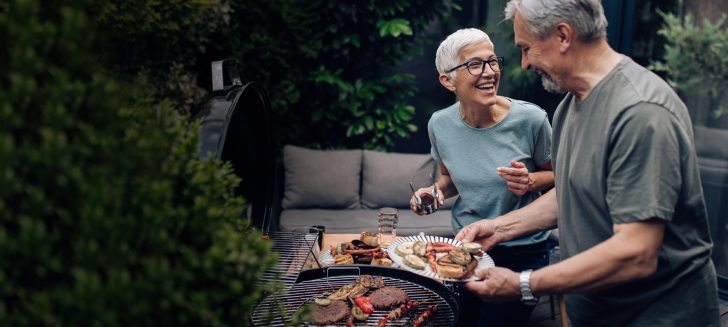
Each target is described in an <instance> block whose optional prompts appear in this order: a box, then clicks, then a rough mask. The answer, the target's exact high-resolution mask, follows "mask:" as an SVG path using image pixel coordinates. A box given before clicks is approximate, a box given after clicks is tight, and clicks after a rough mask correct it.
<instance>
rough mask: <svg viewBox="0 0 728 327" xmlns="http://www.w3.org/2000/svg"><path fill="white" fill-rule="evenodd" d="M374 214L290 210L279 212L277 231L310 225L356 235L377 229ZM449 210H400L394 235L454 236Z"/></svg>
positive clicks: (362, 210)
mask: <svg viewBox="0 0 728 327" xmlns="http://www.w3.org/2000/svg"><path fill="white" fill-rule="evenodd" d="M377 212H378V210H374V209H359V210H325V209H289V210H284V211H283V212H281V217H280V229H281V230H283V231H291V230H294V229H305V228H308V227H309V226H312V225H322V226H326V233H346V234H358V233H361V232H362V231H372V232H375V231H376V230H377ZM450 220H451V214H450V210H441V211H437V212H435V213H433V214H431V215H427V216H417V215H415V214H414V213H412V211H409V210H400V211H399V227H398V228H397V235H402V236H409V235H418V234H419V233H420V232H423V233H425V234H426V235H437V236H445V237H453V233H452V227H451V226H450Z"/></svg>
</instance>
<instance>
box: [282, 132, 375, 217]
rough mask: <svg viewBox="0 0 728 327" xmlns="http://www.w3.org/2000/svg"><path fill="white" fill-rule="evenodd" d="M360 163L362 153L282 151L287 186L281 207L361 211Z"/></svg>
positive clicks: (359, 151)
mask: <svg viewBox="0 0 728 327" xmlns="http://www.w3.org/2000/svg"><path fill="white" fill-rule="evenodd" d="M361 160H362V151H361V150H339V151H322V150H311V149H306V148H301V147H297V146H291V145H287V146H285V147H283V166H284V171H285V185H284V190H283V200H282V203H281V207H282V208H283V209H293V208H331V209H354V208H360V207H361V205H360V203H359V202H360V200H359V181H360V173H361ZM309 225H313V224H309Z"/></svg>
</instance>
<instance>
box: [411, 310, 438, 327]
mask: <svg viewBox="0 0 728 327" xmlns="http://www.w3.org/2000/svg"><path fill="white" fill-rule="evenodd" d="M435 313H437V305H429V306H427V309H425V311H423V312H422V313H421V314H420V316H419V317H417V319H415V322H414V323H413V324H412V327H420V326H422V325H423V324H424V323H426V322H427V321H428V320H430V319H432V316H434V315H435Z"/></svg>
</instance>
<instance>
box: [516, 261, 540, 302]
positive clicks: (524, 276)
mask: <svg viewBox="0 0 728 327" xmlns="http://www.w3.org/2000/svg"><path fill="white" fill-rule="evenodd" d="M531 273H533V269H527V270H524V271H522V272H521V275H520V276H519V279H518V286H519V287H520V288H521V302H523V303H526V304H536V303H537V302H538V298H536V297H535V296H533V292H532V291H531Z"/></svg>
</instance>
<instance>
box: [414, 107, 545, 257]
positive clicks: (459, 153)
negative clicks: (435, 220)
mask: <svg viewBox="0 0 728 327" xmlns="http://www.w3.org/2000/svg"><path fill="white" fill-rule="evenodd" d="M509 100H510V101H511V107H510V108H509V110H508V113H507V114H506V116H505V117H504V118H503V119H502V120H501V121H500V122H498V123H497V124H495V125H493V126H491V127H488V128H474V127H472V126H470V125H468V124H466V123H465V122H464V121H463V120H462V118H461V117H460V110H459V109H460V103H459V102H457V103H455V104H453V105H452V106H450V107H447V108H445V109H442V110H439V111H437V112H435V113H434V114H433V115H432V117H431V118H430V121H429V123H428V125H427V129H428V133H429V136H430V144H431V146H432V148H431V151H430V152H431V153H432V157H433V158H434V159H435V160H436V161H437V162H439V163H442V164H444V165H445V167H447V170H448V171H449V173H450V177H451V178H452V180H453V182H454V183H455V187H456V188H457V189H458V192H459V194H460V197H459V198H458V199H457V200H456V201H455V204H454V205H453V207H452V226H453V230H454V232H455V233H456V234H457V232H458V231H460V229H462V228H463V227H464V226H467V225H468V224H471V223H473V222H476V221H478V220H481V219H492V218H495V217H497V216H500V215H502V214H504V213H507V212H509V211H512V210H515V209H518V208H521V207H523V206H525V205H527V204H529V203H531V202H533V200H535V199H536V198H537V197H538V196H539V194H538V193H534V192H528V193H526V194H524V195H522V196H518V195H515V194H513V193H511V191H510V190H508V186H507V185H506V182H505V181H504V180H503V178H501V177H500V176H498V174H497V172H496V168H498V167H510V162H511V160H515V161H520V162H523V163H525V164H526V167H528V171H530V172H533V171H535V169H536V165H541V164H544V163H546V162H548V161H550V160H551V125H550V124H549V121H548V115H547V114H546V112H545V111H544V110H543V109H541V108H540V107H538V106H536V105H534V104H532V103H529V102H525V101H519V100H513V99H509ZM548 235H549V232H548V231H546V232H539V233H536V234H531V235H527V236H525V237H522V238H520V239H516V240H511V241H508V242H504V243H501V245H505V246H514V245H527V244H533V243H537V242H541V241H544V240H545V239H546V238H547V237H548Z"/></svg>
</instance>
